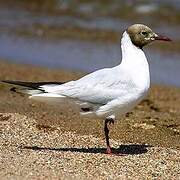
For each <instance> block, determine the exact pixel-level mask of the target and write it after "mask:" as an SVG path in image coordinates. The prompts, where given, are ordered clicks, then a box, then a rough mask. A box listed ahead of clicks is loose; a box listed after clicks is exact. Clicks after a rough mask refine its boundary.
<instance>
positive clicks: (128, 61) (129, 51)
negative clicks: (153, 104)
mask: <svg viewBox="0 0 180 180" xmlns="http://www.w3.org/2000/svg"><path fill="white" fill-rule="evenodd" d="M121 49H122V62H121V64H120V65H119V67H120V68H124V69H126V70H127V72H129V73H130V74H131V76H133V77H134V81H137V83H139V84H140V85H141V84H147V86H149V83H150V76H149V64H148V61H147V59H146V56H145V54H144V52H143V50H142V49H140V48H138V47H136V46H135V45H134V44H133V43H132V42H131V39H130V37H129V35H128V33H127V32H126V31H125V32H124V33H123V37H122V40H121Z"/></svg>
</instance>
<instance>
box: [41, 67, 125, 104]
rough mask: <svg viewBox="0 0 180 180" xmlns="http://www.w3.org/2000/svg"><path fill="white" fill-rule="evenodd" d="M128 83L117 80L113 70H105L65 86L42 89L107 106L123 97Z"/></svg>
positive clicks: (46, 86)
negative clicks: (108, 103)
mask: <svg viewBox="0 0 180 180" xmlns="http://www.w3.org/2000/svg"><path fill="white" fill-rule="evenodd" d="M125 86H126V83H125V82H123V81H122V79H119V78H117V74H116V73H115V72H113V69H103V70H99V71H96V72H94V73H92V74H89V75H87V76H84V77H83V78H81V79H79V80H77V81H70V82H68V83H65V84H63V85H59V86H55V87H49V86H48V85H45V86H42V87H41V88H42V89H43V90H45V92H47V93H53V94H58V95H63V96H65V97H69V98H74V99H77V100H79V101H83V102H89V103H94V104H106V103H107V102H109V101H111V100H113V99H115V98H117V97H119V96H123V94H124V93H125V91H126V90H125V89H126V88H125Z"/></svg>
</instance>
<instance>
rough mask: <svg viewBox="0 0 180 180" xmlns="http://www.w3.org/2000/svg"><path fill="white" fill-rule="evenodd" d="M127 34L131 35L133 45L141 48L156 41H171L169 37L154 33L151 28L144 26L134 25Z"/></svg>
mask: <svg viewBox="0 0 180 180" xmlns="http://www.w3.org/2000/svg"><path fill="white" fill-rule="evenodd" d="M127 33H128V34H129V36H130V38H131V41H132V43H133V44H134V45H135V46H137V47H139V48H142V47H143V46H145V45H147V44H149V43H151V42H153V41H155V40H162V41H171V40H170V39H169V38H168V37H165V36H162V35H158V34H156V33H154V32H153V31H152V30H151V29H150V28H149V27H147V26H145V25H143V24H134V25H132V26H130V27H129V28H128V29H127Z"/></svg>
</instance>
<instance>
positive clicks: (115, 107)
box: [96, 89, 147, 118]
mask: <svg viewBox="0 0 180 180" xmlns="http://www.w3.org/2000/svg"><path fill="white" fill-rule="evenodd" d="M146 94H147V90H142V89H141V90H135V91H132V92H131V93H127V94H126V95H124V96H120V97H117V98H116V99H115V100H113V101H111V102H110V103H107V105H105V108H101V109H100V111H97V113H96V114H97V115H98V116H99V117H101V118H105V117H108V116H111V115H115V117H116V118H119V117H121V116H122V115H124V114H125V113H127V112H129V111H131V110H132V109H133V108H134V107H135V106H136V105H137V104H138V103H139V102H140V101H141V100H142V99H143V98H144V97H145V96H146Z"/></svg>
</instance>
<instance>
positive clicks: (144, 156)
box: [0, 62, 180, 180]
mask: <svg viewBox="0 0 180 180" xmlns="http://www.w3.org/2000/svg"><path fill="white" fill-rule="evenodd" d="M0 72H1V73H0V79H14V80H25V81H66V80H71V79H77V78H79V77H81V76H82V75H83V73H79V72H70V71H65V70H53V69H46V68H39V67H34V66H28V65H17V64H11V63H6V62H0ZM179 117H180V88H175V87H165V86H159V85H158V86H157V85H153V86H152V88H151V90H150V92H149V95H148V97H147V98H146V99H145V100H144V101H143V102H142V103H140V104H139V105H138V106H137V107H136V108H135V109H134V110H133V111H132V112H131V113H128V114H127V115H126V116H125V117H123V118H122V119H120V120H118V121H116V122H115V124H114V125H113V126H112V127H111V130H110V142H111V144H112V147H113V151H115V152H116V153H121V154H123V156H119V155H118V154H117V156H116V155H107V154H105V153H104V152H105V142H104V134H103V121H99V120H97V119H88V118H86V119H82V118H81V117H79V115H77V114H76V113H74V112H73V111H72V109H70V108H69V107H68V106H64V107H63V108H59V107H57V106H56V107H55V106H50V105H46V104H44V103H39V102H35V101H32V100H30V99H28V97H27V96H25V95H21V94H17V93H11V92H10V91H9V86H6V85H4V84H3V85H2V84H0V144H1V146H0V156H1V161H0V164H1V168H0V179H59V178H60V179H78V180H79V179H89V180H90V179H94V178H96V179H119V178H120V179H129V178H132V179H142V178H150V179H153V178H160V179H161V178H164V177H166V178H168V179H172V178H175V179H176V178H177V177H179V172H180V166H179V162H180V159H179V157H180V144H179V142H180V124H179V123H180V122H179Z"/></svg>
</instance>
